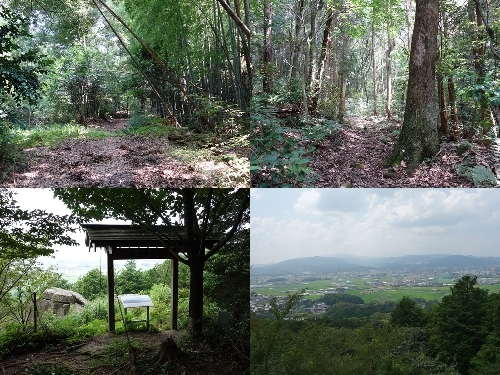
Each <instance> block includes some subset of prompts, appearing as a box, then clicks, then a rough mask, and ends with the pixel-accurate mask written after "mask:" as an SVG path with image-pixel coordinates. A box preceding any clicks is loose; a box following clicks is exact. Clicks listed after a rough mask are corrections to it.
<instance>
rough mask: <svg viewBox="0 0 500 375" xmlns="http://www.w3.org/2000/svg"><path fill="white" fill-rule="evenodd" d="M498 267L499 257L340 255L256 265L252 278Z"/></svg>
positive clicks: (252, 271)
mask: <svg viewBox="0 0 500 375" xmlns="http://www.w3.org/2000/svg"><path fill="white" fill-rule="evenodd" d="M497 265H500V257H476V256H471V255H444V254H431V255H405V256H401V257H380V258H376V257H357V256H350V255H347V254H339V255H338V256H336V257H321V256H314V257H304V258H295V259H287V260H284V261H282V262H279V263H275V264H268V265H255V266H253V267H252V270H251V274H252V275H253V276H278V275H286V274H299V273H305V272H309V273H331V272H338V271H362V270H369V269H383V268H421V269H424V268H443V267H487V266H497Z"/></svg>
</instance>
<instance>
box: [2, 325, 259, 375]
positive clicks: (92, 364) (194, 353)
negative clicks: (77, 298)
mask: <svg viewBox="0 0 500 375" xmlns="http://www.w3.org/2000/svg"><path fill="white" fill-rule="evenodd" d="M129 336H130V341H131V343H132V345H133V346H134V347H137V348H139V355H138V357H137V367H136V369H135V371H133V370H132V368H131V363H130V358H129V355H128V350H127V348H128V346H127V337H126V336H125V335H124V334H121V335H116V334H109V333H108V334H104V335H100V336H95V337H92V338H89V339H87V340H85V341H84V342H82V343H78V344H76V345H73V346H72V345H68V344H65V343H57V342H56V343H54V344H53V345H50V346H48V347H46V348H45V349H43V350H40V351H36V352H31V353H24V354H16V355H13V356H12V357H10V358H8V359H6V360H4V361H2V362H1V363H0V373H1V374H3V375H14V374H16V375H18V374H23V373H25V372H26V371H28V370H33V369H38V370H39V371H41V368H49V369H50V368H54V367H55V366H57V367H63V368H64V369H65V371H68V370H69V371H71V373H72V374H93V375H94V374H95V375H97V374H132V373H134V374H165V373H168V374H172V375H181V374H189V375H201V374H203V375H216V374H217V375H218V374H227V375H240V374H242V368H243V369H244V368H248V365H249V364H248V363H247V361H246V360H243V362H244V363H243V362H241V361H240V362H239V363H236V359H235V358H232V357H231V356H228V351H227V350H226V349H227V348H226V349H224V350H223V349H221V348H219V349H217V348H216V349H214V348H211V347H210V346H209V345H207V344H206V343H203V342H199V343H194V342H189V341H186V340H185V338H184V337H183V334H182V333H181V332H179V331H162V332H156V333H152V332H129ZM169 337H170V338H172V339H174V340H175V341H176V342H177V343H179V342H183V340H184V344H180V345H179V347H180V348H181V350H182V351H183V353H184V356H183V358H182V359H181V360H173V359H172V360H170V361H167V362H165V363H164V364H163V365H160V364H158V365H156V364H155V363H154V361H152V360H151V359H152V358H153V356H154V355H155V354H156V353H157V352H158V351H159V349H160V344H161V343H162V342H163V341H164V340H165V339H167V338H169ZM60 371H61V370H59V372H57V371H55V372H57V373H60ZM37 373H38V372H37ZM40 373H42V372H40ZM43 373H44V374H45V373H47V374H48V373H50V371H49V372H43ZM64 373H66V372H64Z"/></svg>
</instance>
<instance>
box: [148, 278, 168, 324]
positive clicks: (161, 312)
mask: <svg viewBox="0 0 500 375" xmlns="http://www.w3.org/2000/svg"><path fill="white" fill-rule="evenodd" d="M149 295H150V297H151V301H153V304H154V306H153V307H152V308H151V309H150V314H151V322H152V323H153V324H154V325H155V326H157V327H159V328H160V327H161V328H166V327H168V326H169V324H170V288H169V287H168V286H167V285H165V284H155V285H153V287H152V288H151V291H150V294H149Z"/></svg>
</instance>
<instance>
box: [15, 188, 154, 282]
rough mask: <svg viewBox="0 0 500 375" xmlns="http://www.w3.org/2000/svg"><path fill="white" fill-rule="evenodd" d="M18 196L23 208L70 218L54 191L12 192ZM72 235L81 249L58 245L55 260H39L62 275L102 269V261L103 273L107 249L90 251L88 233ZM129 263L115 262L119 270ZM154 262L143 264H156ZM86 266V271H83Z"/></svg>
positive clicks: (103, 222)
mask: <svg viewBox="0 0 500 375" xmlns="http://www.w3.org/2000/svg"><path fill="white" fill-rule="evenodd" d="M12 190H13V191H14V192H15V193H16V195H15V197H14V199H15V200H16V201H17V203H18V205H19V206H20V207H21V208H22V209H26V210H34V209H37V208H38V209H42V210H45V211H46V212H51V213H54V214H57V215H69V214H71V211H70V210H69V209H68V208H67V207H66V206H65V204H64V203H63V202H62V201H60V200H59V199H57V198H54V192H53V191H52V190H50V189H12ZM101 223H102V224H123V223H125V222H123V221H118V220H114V219H107V220H104V221H102V222H101ZM71 236H72V237H73V238H74V239H75V241H77V242H78V243H79V244H80V245H79V246H59V245H56V246H55V248H54V250H55V253H54V257H52V258H51V257H40V258H38V260H39V261H40V262H41V263H42V264H44V265H45V266H51V265H52V266H55V267H56V268H57V269H58V272H60V273H62V274H63V276H65V277H67V276H73V277H78V276H83V275H84V274H85V273H86V272H87V268H88V270H90V269H92V268H99V266H100V264H99V263H100V262H101V266H102V269H103V272H105V270H106V255H105V253H104V250H101V249H97V250H96V251H95V252H94V249H91V250H90V252H89V249H88V247H86V246H85V232H83V230H80V231H77V232H75V233H73V234H71ZM125 262H126V261H116V262H115V264H116V267H117V268H120V267H122V266H123V264H124V263H125ZM157 262H158V261H155V262H142V263H144V265H145V264H146V263H148V264H149V263H151V264H153V263H157ZM82 265H84V266H85V267H86V268H82ZM137 265H138V267H139V268H147V267H142V266H141V261H137Z"/></svg>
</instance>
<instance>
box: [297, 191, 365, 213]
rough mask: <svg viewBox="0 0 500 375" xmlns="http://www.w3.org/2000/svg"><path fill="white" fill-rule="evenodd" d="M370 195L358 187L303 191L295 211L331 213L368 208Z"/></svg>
mask: <svg viewBox="0 0 500 375" xmlns="http://www.w3.org/2000/svg"><path fill="white" fill-rule="evenodd" d="M369 198H370V197H369V195H367V194H365V193H364V192H359V191H357V189H313V190H306V191H303V192H302V193H301V194H300V196H299V198H298V199H297V202H296V203H295V205H294V207H293V208H294V210H295V212H298V213H303V214H314V215H331V214H339V213H346V212H356V211H360V210H362V209H363V208H368V205H369Z"/></svg>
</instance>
